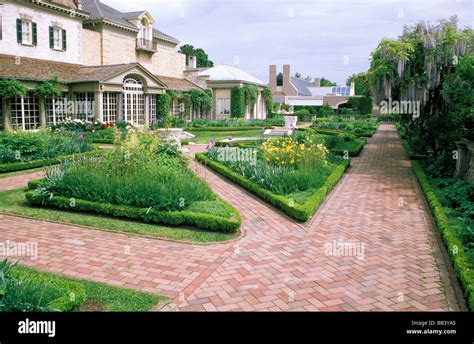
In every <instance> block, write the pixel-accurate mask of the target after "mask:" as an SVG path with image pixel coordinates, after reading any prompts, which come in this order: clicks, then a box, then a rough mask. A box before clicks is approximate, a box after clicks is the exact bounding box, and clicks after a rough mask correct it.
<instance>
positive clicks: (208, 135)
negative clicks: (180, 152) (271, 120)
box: [188, 130, 262, 143]
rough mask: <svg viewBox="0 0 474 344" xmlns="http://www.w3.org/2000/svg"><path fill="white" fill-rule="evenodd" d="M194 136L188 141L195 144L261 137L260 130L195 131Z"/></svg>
mask: <svg viewBox="0 0 474 344" xmlns="http://www.w3.org/2000/svg"><path fill="white" fill-rule="evenodd" d="M192 134H193V135H194V136H195V137H194V138H192V139H189V140H188V141H190V142H194V143H208V142H209V141H210V140H211V139H214V140H216V141H218V140H224V139H228V138H229V137H232V138H242V137H261V136H262V135H261V132H260V130H240V131H194V132H192Z"/></svg>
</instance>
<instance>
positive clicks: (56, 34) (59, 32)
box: [53, 26, 63, 51]
mask: <svg viewBox="0 0 474 344" xmlns="http://www.w3.org/2000/svg"><path fill="white" fill-rule="evenodd" d="M53 49H54V50H60V51H62V50H63V29H62V28H60V27H58V26H53Z"/></svg>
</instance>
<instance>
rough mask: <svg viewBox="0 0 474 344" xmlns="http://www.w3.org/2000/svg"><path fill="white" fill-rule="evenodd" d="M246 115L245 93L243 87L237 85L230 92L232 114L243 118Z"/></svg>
mask: <svg viewBox="0 0 474 344" xmlns="http://www.w3.org/2000/svg"><path fill="white" fill-rule="evenodd" d="M244 115H245V114H244V95H243V92H242V88H241V87H238V86H236V87H234V88H232V90H231V92H230V116H231V117H234V118H242V117H244Z"/></svg>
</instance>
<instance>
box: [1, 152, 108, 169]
mask: <svg viewBox="0 0 474 344" xmlns="http://www.w3.org/2000/svg"><path fill="white" fill-rule="evenodd" d="M101 153H102V150H93V151H90V152H87V153H80V154H73V155H67V156H60V157H57V158H54V159H41V160H33V161H25V162H12V163H8V164H0V174H3V173H10V172H19V171H25V170H32V169H38V168H40V167H48V166H54V165H59V164H61V162H63V161H66V160H71V159H77V158H81V157H91V156H96V155H100V154H101Z"/></svg>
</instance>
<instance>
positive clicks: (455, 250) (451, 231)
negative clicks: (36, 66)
mask: <svg viewBox="0 0 474 344" xmlns="http://www.w3.org/2000/svg"><path fill="white" fill-rule="evenodd" d="M412 166H413V171H414V172H415V175H416V176H417V178H418V181H419V183H420V185H421V188H422V190H423V193H424V194H425V197H426V200H427V201H428V204H429V206H430V209H431V212H432V214H433V217H434V219H435V222H436V225H437V227H438V229H439V231H440V232H441V237H442V238H443V240H444V243H445V245H446V249H447V251H448V254H449V256H450V258H451V261H452V263H453V266H454V269H455V271H456V274H457V276H458V278H459V280H460V282H461V285H462V287H463V290H464V294H465V296H466V299H467V301H468V306H469V309H470V310H471V311H474V245H473V242H472V234H471V235H469V232H468V229H464V230H462V228H465V227H466V226H467V225H466V224H465V223H460V217H459V214H456V212H455V211H453V210H452V209H451V208H449V207H446V206H443V204H442V201H441V199H440V198H439V196H438V195H439V194H440V190H437V189H436V187H434V186H433V185H432V183H431V181H430V178H429V177H428V176H427V175H426V173H425V172H424V171H423V168H422V167H421V165H420V164H419V163H418V162H416V161H413V162H412ZM462 236H464V238H462Z"/></svg>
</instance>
